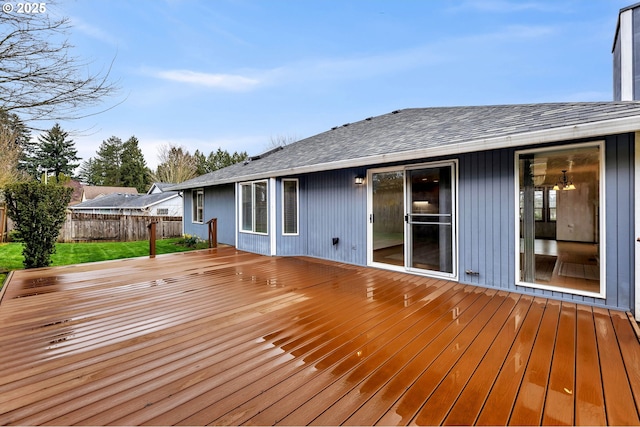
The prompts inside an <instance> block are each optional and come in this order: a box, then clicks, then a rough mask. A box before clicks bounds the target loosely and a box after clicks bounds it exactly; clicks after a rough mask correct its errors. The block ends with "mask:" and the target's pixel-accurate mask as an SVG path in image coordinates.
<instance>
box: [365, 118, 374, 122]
mask: <svg viewBox="0 0 640 427" xmlns="http://www.w3.org/2000/svg"><path fill="white" fill-rule="evenodd" d="M365 120H366V121H368V122H370V121H371V120H373V117H367V118H366V119H365Z"/></svg>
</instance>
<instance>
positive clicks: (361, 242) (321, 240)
mask: <svg viewBox="0 0 640 427" xmlns="http://www.w3.org/2000/svg"><path fill="white" fill-rule="evenodd" d="M365 173H366V170H365V169H363V168H357V169H341V170H335V171H328V172H318V173H313V174H310V175H308V176H307V177H306V183H305V193H307V194H306V197H305V198H304V204H303V202H302V200H303V199H302V198H301V203H300V210H301V211H305V212H306V213H305V214H304V215H306V217H307V224H308V225H307V230H306V233H307V234H308V236H307V250H308V255H309V256H313V257H317V258H322V259H327V260H332V261H339V262H345V263H349V264H357V265H366V263H367V188H366V185H362V184H355V183H354V179H355V177H356V175H365ZM334 237H337V238H338V239H339V241H338V243H337V244H336V245H334V244H333V238H334Z"/></svg>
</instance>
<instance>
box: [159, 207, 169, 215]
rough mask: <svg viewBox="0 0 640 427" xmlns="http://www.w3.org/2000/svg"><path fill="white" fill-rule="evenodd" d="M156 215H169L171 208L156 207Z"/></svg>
mask: <svg viewBox="0 0 640 427" xmlns="http://www.w3.org/2000/svg"><path fill="white" fill-rule="evenodd" d="M156 215H169V208H158V209H156Z"/></svg>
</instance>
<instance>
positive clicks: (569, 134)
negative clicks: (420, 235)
mask: <svg viewBox="0 0 640 427" xmlns="http://www.w3.org/2000/svg"><path fill="white" fill-rule="evenodd" d="M638 130H640V117H638V116H632V117H623V118H618V119H611V120H603V121H597V122H591V123H583V124H578V125H571V126H564V127H559V128H553V129H545V130H539V131H533V132H526V133H520V134H514V135H506V136H499V137H493V138H481V139H476V140H470V141H462V142H457V143H452V144H446V145H442V146H439V147H428V148H421V149H416V150H409V151H402V152H398V153H388V154H378V155H374V156H367V157H359V158H355V159H345V160H338V161H334V162H327V163H318V164H314V165H308V166H298V167H291V168H286V169H278V170H273V171H267V172H260V173H255V174H248V175H238V176H235V177H232V178H225V179H220V180H216V181H211V182H206V181H205V182H199V183H192V184H189V185H185V186H180V185H179V184H178V185H176V186H175V187H171V189H172V190H189V189H193V188H202V187H210V186H215V185H223V184H233V183H236V182H244V181H252V180H256V179H264V178H277V177H281V176H290V175H300V174H306V173H313V172H322V171H327V170H335V169H344V168H349V167H360V166H369V165H374V164H384V163H394V162H401V161H407V160H414V159H416V158H428V157H440V156H446V155H451V154H463V153H472V152H478V151H488V150H497V149H502V148H511V147H524V146H529V145H536V144H545V143H550V142H560V141H571V140H576V139H586V138H597V137H605V136H607V135H615V134H619V133H627V132H635V131H638Z"/></svg>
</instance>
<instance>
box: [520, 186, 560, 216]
mask: <svg viewBox="0 0 640 427" xmlns="http://www.w3.org/2000/svg"><path fill="white" fill-rule="evenodd" d="M523 213H524V190H520V220H521V221H522V215H523ZM533 218H534V219H535V220H536V221H544V222H553V221H555V220H556V190H554V189H553V188H552V187H547V188H536V189H534V191H533Z"/></svg>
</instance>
